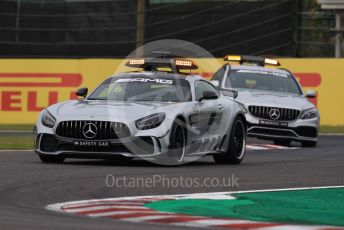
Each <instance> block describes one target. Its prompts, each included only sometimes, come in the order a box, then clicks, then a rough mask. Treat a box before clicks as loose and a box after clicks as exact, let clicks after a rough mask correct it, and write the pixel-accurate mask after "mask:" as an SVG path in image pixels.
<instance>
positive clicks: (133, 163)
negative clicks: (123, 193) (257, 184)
mask: <svg viewBox="0 0 344 230" xmlns="http://www.w3.org/2000/svg"><path fill="white" fill-rule="evenodd" d="M64 164H65V165H90V166H116V167H158V168H160V167H183V166H204V165H209V166H211V165H214V166H215V165H216V164H215V162H214V161H213V160H212V158H208V157H207V158H202V159H199V160H197V161H193V162H188V163H186V164H182V165H171V166H170V165H161V164H156V163H153V162H151V161H146V160H143V159H132V160H125V161H123V160H122V159H116V158H114V159H110V160H109V159H106V160H102V159H96V160H94V159H91V160H81V159H67V160H66V162H65V163H64Z"/></svg>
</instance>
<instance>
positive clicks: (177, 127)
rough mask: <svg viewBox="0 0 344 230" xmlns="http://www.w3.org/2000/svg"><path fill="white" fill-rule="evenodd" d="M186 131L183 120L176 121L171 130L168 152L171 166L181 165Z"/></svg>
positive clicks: (184, 152)
mask: <svg viewBox="0 0 344 230" xmlns="http://www.w3.org/2000/svg"><path fill="white" fill-rule="evenodd" d="M186 146H187V131H186V124H185V122H184V121H183V120H181V119H177V120H176V121H175V122H174V123H173V125H172V128H171V137H170V151H171V157H172V159H171V160H172V162H171V163H173V164H178V165H179V164H182V163H183V162H184V157H185V154H186Z"/></svg>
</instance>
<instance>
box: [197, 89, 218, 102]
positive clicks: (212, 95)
mask: <svg viewBox="0 0 344 230" xmlns="http://www.w3.org/2000/svg"><path fill="white" fill-rule="evenodd" d="M217 98H219V96H218V95H217V93H216V92H214V91H204V92H203V97H202V98H201V99H200V100H199V101H202V100H216V99H217Z"/></svg>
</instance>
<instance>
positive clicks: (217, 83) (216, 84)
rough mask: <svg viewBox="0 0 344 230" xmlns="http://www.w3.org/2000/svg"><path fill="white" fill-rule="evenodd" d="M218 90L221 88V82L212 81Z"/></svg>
mask: <svg viewBox="0 0 344 230" xmlns="http://www.w3.org/2000/svg"><path fill="white" fill-rule="evenodd" d="M210 82H211V83H212V84H213V85H214V86H215V87H216V88H217V87H219V86H220V82H219V81H218V80H212V81H210Z"/></svg>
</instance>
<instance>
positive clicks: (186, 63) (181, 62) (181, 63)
mask: <svg viewBox="0 0 344 230" xmlns="http://www.w3.org/2000/svg"><path fill="white" fill-rule="evenodd" d="M175 62H176V66H188V67H191V66H193V62H192V61H190V60H178V59H177V60H175Z"/></svg>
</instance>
